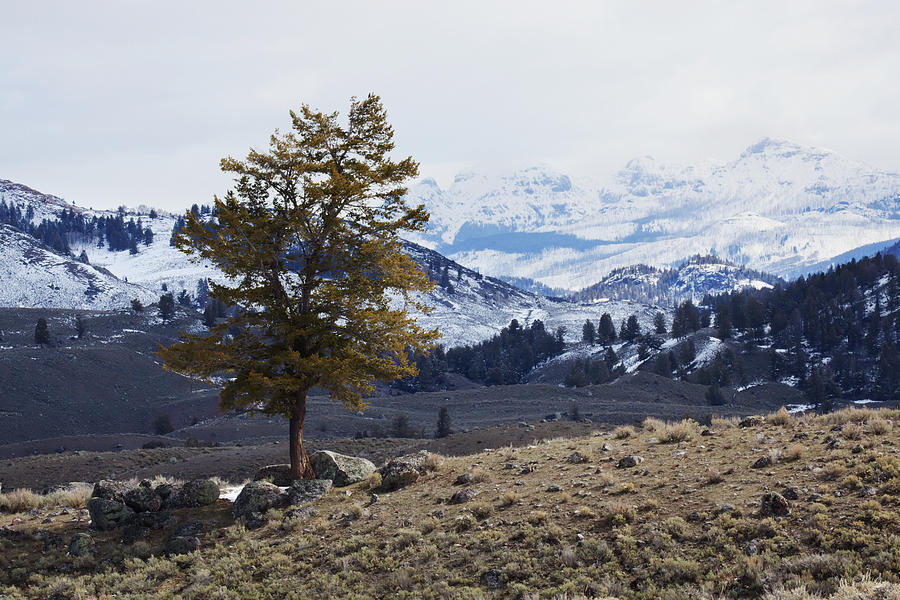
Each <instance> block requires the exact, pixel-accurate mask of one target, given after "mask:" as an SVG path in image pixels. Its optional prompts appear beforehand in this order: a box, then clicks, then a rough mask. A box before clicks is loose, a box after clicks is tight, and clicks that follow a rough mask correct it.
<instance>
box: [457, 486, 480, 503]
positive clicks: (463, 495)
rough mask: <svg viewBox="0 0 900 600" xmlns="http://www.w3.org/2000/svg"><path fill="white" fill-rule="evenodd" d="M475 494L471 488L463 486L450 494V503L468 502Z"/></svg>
mask: <svg viewBox="0 0 900 600" xmlns="http://www.w3.org/2000/svg"><path fill="white" fill-rule="evenodd" d="M477 494H478V492H476V491H475V490H473V489H472V488H463V489H461V490H457V491H456V492H455V493H454V494H453V495H452V496H450V504H463V503H465V502H469V501H470V500H472V499H473V498H474V497H475V496H476V495H477Z"/></svg>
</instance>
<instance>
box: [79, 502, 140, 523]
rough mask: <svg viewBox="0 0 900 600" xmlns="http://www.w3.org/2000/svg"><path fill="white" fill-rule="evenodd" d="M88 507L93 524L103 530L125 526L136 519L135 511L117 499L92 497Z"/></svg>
mask: <svg viewBox="0 0 900 600" xmlns="http://www.w3.org/2000/svg"><path fill="white" fill-rule="evenodd" d="M87 507H88V512H90V514H91V525H92V526H93V527H94V528H95V529H99V530H101V531H110V530H112V529H116V528H117V527H124V526H125V525H128V524H129V523H131V521H132V520H133V519H134V511H133V510H131V509H130V508H129V507H127V506H126V505H125V504H123V503H122V502H117V501H115V500H108V499H106V498H91V499H90V500H89V501H88V505H87Z"/></svg>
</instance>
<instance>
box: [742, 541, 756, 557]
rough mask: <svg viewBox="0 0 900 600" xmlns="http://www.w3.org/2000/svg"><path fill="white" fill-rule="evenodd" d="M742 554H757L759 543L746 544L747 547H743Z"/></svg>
mask: <svg viewBox="0 0 900 600" xmlns="http://www.w3.org/2000/svg"><path fill="white" fill-rule="evenodd" d="M744 553H745V554H747V555H753V554H759V542H758V541H757V540H750V541H749V542H747V545H746V546H744Z"/></svg>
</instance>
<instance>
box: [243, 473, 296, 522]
mask: <svg viewBox="0 0 900 600" xmlns="http://www.w3.org/2000/svg"><path fill="white" fill-rule="evenodd" d="M287 503H288V495H287V494H286V493H285V492H283V491H282V490H281V488H279V487H278V486H277V485H275V484H272V483H269V482H268V481H251V482H250V483H248V484H247V485H245V486H244V489H242V490H241V493H240V494H238V497H237V498H235V500H234V505H233V506H232V507H231V514H232V515H234V518H235V519H240V518H241V517H246V516H248V515H250V513H254V512H258V513H262V512H265V511H267V510H269V509H270V508H279V507H282V506H285V505H286V504H287Z"/></svg>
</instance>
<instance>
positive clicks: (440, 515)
mask: <svg viewBox="0 0 900 600" xmlns="http://www.w3.org/2000/svg"><path fill="white" fill-rule="evenodd" d="M431 516H432V517H434V518H435V519H443V518H444V511H442V510H440V509H437V510H433V511H431Z"/></svg>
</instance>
